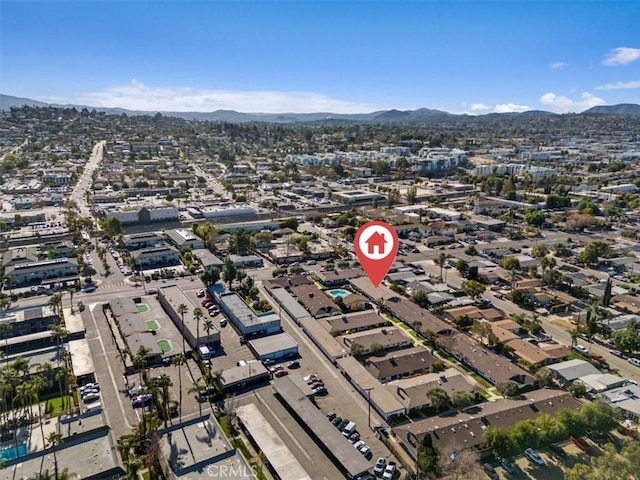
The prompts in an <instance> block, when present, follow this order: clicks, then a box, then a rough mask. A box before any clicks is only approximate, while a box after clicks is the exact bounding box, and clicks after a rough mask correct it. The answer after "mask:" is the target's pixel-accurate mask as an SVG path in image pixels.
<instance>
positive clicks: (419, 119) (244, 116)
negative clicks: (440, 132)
mask: <svg viewBox="0 0 640 480" xmlns="http://www.w3.org/2000/svg"><path fill="white" fill-rule="evenodd" d="M24 105H27V106H32V107H60V108H76V109H83V108H87V109H89V110H94V109H95V110H96V111H98V112H105V113H110V114H114V115H121V114H123V113H124V114H127V115H155V114H157V113H161V114H162V115H165V116H168V117H177V118H183V119H185V120H201V121H224V122H233V123H246V122H271V123H303V122H317V121H331V120H342V121H345V120H346V121H355V122H372V123H423V122H438V121H443V120H449V119H455V118H465V117H471V115H467V114H455V113H449V112H445V111H442V110H433V109H429V108H419V109H417V110H395V109H392V110H381V111H377V112H371V113H352V114H345V113H329V112H318V113H242V112H237V111H235V110H216V111H213V112H166V111H141V110H127V109H124V108H98V107H91V106H87V105H60V104H50V103H45V102H40V101H37V100H32V99H30V98H21V97H13V96H11V95H3V94H0V110H2V111H6V110H9V109H11V108H12V107H22V106H24ZM590 114H618V115H640V105H638V104H635V103H621V104H618V105H602V106H598V107H592V108H590V109H588V110H585V111H584V112H582V113H580V114H579V115H590ZM551 115H557V114H555V113H552V112H545V111H542V110H529V111H526V112H520V113H489V114H485V115H478V116H479V117H496V116H498V117H499V116H508V117H534V116H551Z"/></svg>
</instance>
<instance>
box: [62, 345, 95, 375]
mask: <svg viewBox="0 0 640 480" xmlns="http://www.w3.org/2000/svg"><path fill="white" fill-rule="evenodd" d="M69 352H70V353H71V362H72V364H73V374H74V375H75V376H76V377H83V376H85V375H91V374H92V373H95V371H96V369H95V367H94V366H93V357H92V356H91V347H89V341H88V340H87V339H86V338H81V339H79V340H71V341H70V342H69Z"/></svg>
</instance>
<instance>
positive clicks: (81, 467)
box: [0, 428, 124, 480]
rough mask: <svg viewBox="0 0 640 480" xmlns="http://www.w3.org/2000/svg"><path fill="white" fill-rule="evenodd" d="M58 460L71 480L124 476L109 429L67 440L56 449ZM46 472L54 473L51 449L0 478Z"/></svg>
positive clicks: (7, 470)
mask: <svg viewBox="0 0 640 480" xmlns="http://www.w3.org/2000/svg"><path fill="white" fill-rule="evenodd" d="M56 457H57V459H58V466H59V468H60V469H61V470H62V468H68V469H69V477H70V478H79V479H85V478H91V479H111V478H114V476H115V477H119V475H121V474H123V473H124V471H123V470H122V468H121V467H120V465H119V463H118V455H117V450H116V445H115V443H114V442H113V441H112V440H111V435H110V434H109V429H108V428H103V429H100V430H94V431H92V432H90V433H87V434H86V435H83V436H81V437H75V438H67V439H66V440H65V441H64V442H63V443H62V445H60V446H59V447H58V450H56ZM44 470H49V472H50V473H53V471H54V462H53V455H52V454H51V450H43V451H40V452H37V453H35V454H33V455H30V456H29V457H28V459H27V460H25V459H21V460H20V462H19V463H17V464H15V465H13V466H9V467H6V468H4V469H3V470H0V479H2V480H17V479H22V478H33V477H35V476H36V475H37V474H38V473H40V472H43V471H44Z"/></svg>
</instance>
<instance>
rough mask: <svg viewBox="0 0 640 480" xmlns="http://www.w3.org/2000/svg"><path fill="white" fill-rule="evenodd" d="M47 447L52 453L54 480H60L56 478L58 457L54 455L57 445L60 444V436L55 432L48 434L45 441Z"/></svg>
mask: <svg viewBox="0 0 640 480" xmlns="http://www.w3.org/2000/svg"><path fill="white" fill-rule="evenodd" d="M46 442H47V447H51V449H52V451H53V466H54V472H55V479H56V480H60V479H59V477H58V456H57V455H56V450H57V447H58V445H60V444H61V443H62V435H60V434H59V433H56V432H51V433H49V436H47V439H46Z"/></svg>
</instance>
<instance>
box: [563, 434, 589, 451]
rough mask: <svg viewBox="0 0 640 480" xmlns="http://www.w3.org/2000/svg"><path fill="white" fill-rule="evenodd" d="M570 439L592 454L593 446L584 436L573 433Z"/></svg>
mask: <svg viewBox="0 0 640 480" xmlns="http://www.w3.org/2000/svg"><path fill="white" fill-rule="evenodd" d="M569 440H571V441H572V442H573V443H574V445H575V446H576V447H578V448H579V449H580V450H582V451H583V452H585V453H586V454H588V455H591V454H592V453H593V448H592V447H591V445H589V444H588V443H587V442H586V440H584V439H583V438H580V437H574V436H573V435H571V436H570V437H569Z"/></svg>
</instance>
